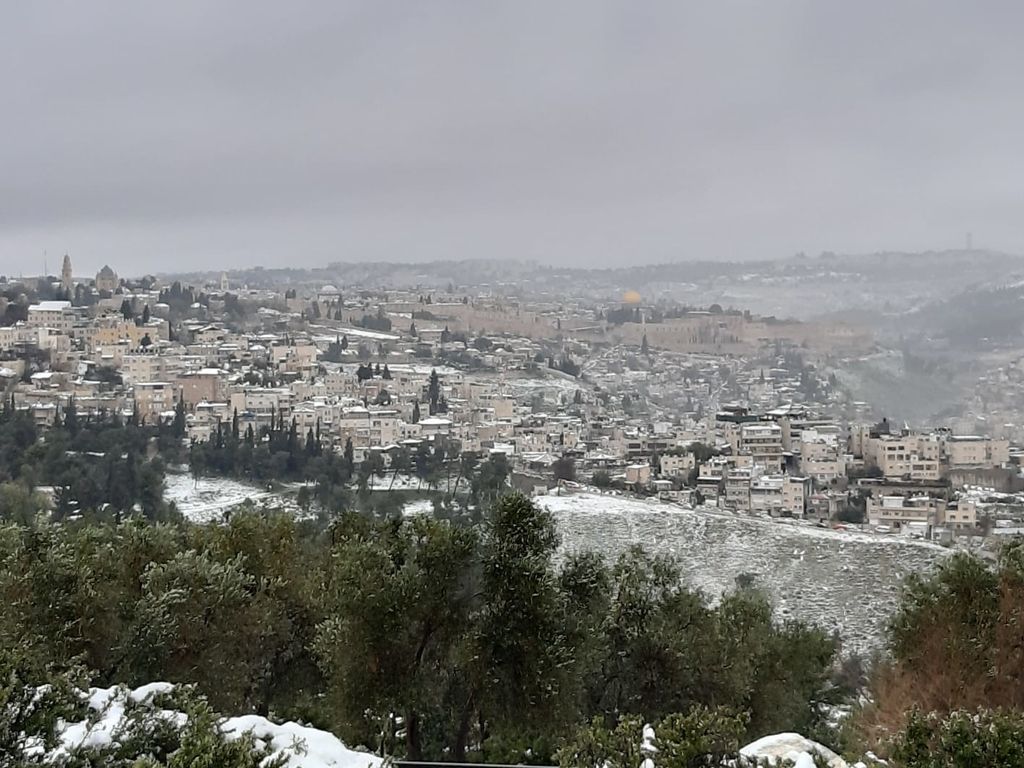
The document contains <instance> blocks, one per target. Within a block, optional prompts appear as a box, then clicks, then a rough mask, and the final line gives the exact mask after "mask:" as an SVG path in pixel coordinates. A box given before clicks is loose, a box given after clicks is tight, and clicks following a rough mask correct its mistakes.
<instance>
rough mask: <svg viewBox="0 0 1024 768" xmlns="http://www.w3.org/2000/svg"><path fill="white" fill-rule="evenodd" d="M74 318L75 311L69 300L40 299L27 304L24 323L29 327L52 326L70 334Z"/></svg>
mask: <svg viewBox="0 0 1024 768" xmlns="http://www.w3.org/2000/svg"><path fill="white" fill-rule="evenodd" d="M75 318H76V313H75V310H74V308H73V307H72V306H71V302H70V301H41V302H39V303H38V304H30V305H29V308H28V321H27V322H26V325H28V326H29V327H30V328H53V329H55V330H58V331H60V332H61V333H66V334H70V333H71V329H72V328H73V327H74V325H75Z"/></svg>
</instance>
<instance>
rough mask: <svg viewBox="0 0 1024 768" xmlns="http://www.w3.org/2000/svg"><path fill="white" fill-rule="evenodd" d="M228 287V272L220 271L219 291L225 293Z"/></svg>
mask: <svg viewBox="0 0 1024 768" xmlns="http://www.w3.org/2000/svg"><path fill="white" fill-rule="evenodd" d="M228 287H229V286H228V273H227V272H221V273H220V290H221V292H222V293H227V292H228Z"/></svg>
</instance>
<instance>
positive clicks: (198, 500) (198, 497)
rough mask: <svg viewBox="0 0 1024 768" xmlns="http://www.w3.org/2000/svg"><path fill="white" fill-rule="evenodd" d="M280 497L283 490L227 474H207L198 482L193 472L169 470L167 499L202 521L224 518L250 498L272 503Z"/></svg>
mask: <svg viewBox="0 0 1024 768" xmlns="http://www.w3.org/2000/svg"><path fill="white" fill-rule="evenodd" d="M280 498H281V494H280V492H276V491H268V490H265V489H260V488H257V487H255V486H253V485H249V484H248V483H242V482H239V481H238V480H232V479H230V478H227V477H204V478H201V479H200V480H199V482H198V483H196V481H195V480H193V479H192V476H191V475H189V474H174V473H171V472H168V473H167V479H166V482H165V484H164V499H165V500H166V501H169V502H170V501H173V502H174V503H175V504H176V505H177V507H178V511H179V512H181V514H182V515H184V516H185V517H186V518H188V519H189V520H193V521H195V522H198V523H202V522H206V521H208V520H220V519H222V518H223V516H224V512H225V511H226V510H228V509H231V508H232V507H235V506H238V505H239V504H241V503H242V502H243V501H245V500H246V499H252V500H253V501H264V502H269V501H273V500H275V499H280Z"/></svg>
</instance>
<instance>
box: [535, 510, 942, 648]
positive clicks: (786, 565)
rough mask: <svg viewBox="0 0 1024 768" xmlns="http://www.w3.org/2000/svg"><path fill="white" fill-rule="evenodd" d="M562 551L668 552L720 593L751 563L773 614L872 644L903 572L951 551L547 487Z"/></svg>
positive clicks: (852, 643) (690, 575)
mask: <svg viewBox="0 0 1024 768" xmlns="http://www.w3.org/2000/svg"><path fill="white" fill-rule="evenodd" d="M537 501H538V502H539V503H540V504H541V505H542V506H544V507H546V508H547V509H549V510H551V512H552V513H554V515H555V517H556V518H557V520H558V526H559V530H560V531H561V534H562V548H563V550H564V551H566V552H573V551H581V550H594V551H599V552H603V553H604V554H605V555H606V557H608V558H614V557H615V556H616V555H618V554H619V553H620V552H622V551H623V550H625V549H626V548H628V547H629V546H631V545H632V544H640V545H642V546H643V547H644V548H645V549H646V550H648V551H649V552H654V553H660V554H668V555H671V556H672V557H673V558H675V560H676V561H677V562H678V564H679V566H680V568H681V569H682V571H683V575H684V578H685V579H686V581H687V582H688V583H689V584H690V585H692V586H694V587H697V588H699V589H701V590H702V591H704V592H705V593H706V594H708V595H712V596H717V595H719V594H721V593H722V591H723V590H726V589H729V588H731V587H733V586H734V584H735V579H736V577H737V576H738V575H739V574H741V573H751V574H753V575H754V576H755V577H756V581H755V584H756V585H757V586H760V587H761V588H763V589H765V590H766V591H767V592H768V593H769V594H770V595H771V598H772V600H773V602H774V604H775V609H776V614H777V615H778V616H781V617H792V618H797V619H801V620H803V621H807V622H812V623H815V624H817V625H819V626H822V627H825V628H828V629H833V628H834V629H836V630H838V631H839V634H840V636H841V637H842V638H843V642H844V644H845V649H846V650H847V651H849V650H857V651H870V650H872V649H875V648H878V647H879V646H880V644H881V642H882V630H883V629H884V624H885V621H886V620H887V619H888V617H889V616H890V614H891V613H892V611H893V609H894V608H895V606H896V600H897V598H898V596H899V588H900V583H901V581H902V579H903V578H904V577H905V576H906V575H907V574H909V573H911V572H913V571H920V570H924V569H927V568H928V567H929V566H931V565H932V564H933V563H935V562H936V561H938V560H939V559H941V558H942V557H944V556H945V555H946V553H947V551H946V550H945V549H943V548H941V547H938V546H936V545H933V544H928V543H925V542H920V541H912V540H908V539H903V538H895V537H883V536H877V535H873V534H866V533H849V532H835V531H831V530H826V529H822V528H815V527H813V526H804V525H797V524H792V523H785V522H772V521H770V520H766V519H759V518H749V517H739V516H734V515H730V514H727V513H719V512H713V511H704V510H702V511H692V510H685V509H682V508H680V507H677V506H674V505H669V504H663V503H660V502H651V501H643V500H638V499H628V498H622V497H616V496H603V495H600V494H581V495H577V496H550V497H548V496H545V497H541V498H539V499H537Z"/></svg>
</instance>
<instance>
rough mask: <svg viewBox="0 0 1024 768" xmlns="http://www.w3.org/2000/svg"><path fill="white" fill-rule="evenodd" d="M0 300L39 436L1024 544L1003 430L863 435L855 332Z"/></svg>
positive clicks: (78, 283) (865, 419)
mask: <svg viewBox="0 0 1024 768" xmlns="http://www.w3.org/2000/svg"><path fill="white" fill-rule="evenodd" d="M0 288H2V293H3V298H2V300H0V312H2V316H3V318H4V323H5V324H4V326H3V327H0V377H2V379H0V386H2V387H3V389H4V392H5V395H4V396H5V403H9V404H10V405H11V406H12V407H13V408H15V409H18V410H21V411H25V412H28V413H30V414H31V416H32V419H33V420H34V422H35V423H36V425H37V426H39V427H46V426H47V425H49V424H53V423H60V421H61V419H62V418H64V416H65V414H66V413H67V411H68V409H69V408H73V409H74V411H75V413H76V414H77V415H78V416H79V417H86V418H87V417H88V415H89V414H97V415H98V414H119V415H120V417H121V418H123V419H134V420H136V421H137V422H138V423H142V424H157V423H161V422H168V423H169V422H170V421H171V420H173V419H175V417H176V416H177V415H182V416H183V417H184V425H185V426H184V430H185V433H184V437H183V439H184V440H185V441H187V443H188V444H189V445H193V446H195V445H202V444H205V443H212V441H216V440H218V439H220V438H219V436H220V435H222V433H223V431H224V430H227V429H231V430H233V431H234V433H235V435H236V437H237V436H241V435H245V436H247V439H250V440H252V441H253V442H258V441H267V440H269V439H270V438H269V433H270V432H272V431H273V430H274V429H275V428H277V429H282V428H283V427H285V426H287V427H288V428H289V429H292V430H293V431H294V432H295V433H296V434H297V435H298V436H299V438H300V439H315V441H316V445H317V446H318V450H320V447H321V446H322V449H323V450H326V451H329V452H335V453H342V452H345V451H348V452H350V453H351V455H352V459H353V461H354V462H355V463H357V464H364V463H366V464H367V467H370V468H372V473H370V474H371V475H372V474H376V475H377V476H381V477H383V476H386V475H387V474H388V473H389V472H390V473H393V474H395V475H398V474H399V473H400V472H403V471H407V470H408V468H409V467H410V466H411V463H412V462H411V459H410V457H415V456H416V455H417V454H418V453H423V452H424V451H435V452H436V450H437V446H438V445H440V444H442V443H443V444H444V445H445V446H446V449H445V454H446V455H447V457H448V458H447V461H448V463H449V464H450V463H451V462H453V461H455V457H457V456H475V457H477V459H478V460H482V461H486V460H490V459H491V458H493V457H500V459H501V461H503V462H504V463H505V465H506V466H507V467H508V469H509V471H510V474H509V482H511V483H512V484H513V485H515V486H516V487H519V488H521V489H522V490H524V491H527V492H529V493H539V494H545V493H570V492H572V491H573V489H577V488H580V487H582V486H591V487H596V488H599V489H602V490H605V491H607V492H618V493H628V494H637V495H641V496H649V497H655V498H657V499H661V500H663V501H665V502H669V503H674V504H678V505H682V506H684V507H693V506H696V505H704V506H705V507H713V508H718V509H721V510H723V511H730V512H733V513H736V514H748V515H755V516H766V517H786V518H797V519H804V520H810V521H814V522H816V523H817V524H818V525H822V526H837V527H845V526H858V527H863V528H865V529H867V530H872V531H875V532H877V533H880V534H890V535H896V534H899V535H909V536H915V537H921V538H929V539H935V540H939V541H947V542H948V541H951V540H953V539H956V538H964V537H970V538H971V539H976V538H980V537H999V536H1000V535H1007V534H1010V533H1013V532H1016V531H1018V530H1020V528H1021V525H1022V524H1024V517H1022V516H1024V504H1022V499H1024V495H1018V494H1021V492H1022V491H1024V480H1022V479H1021V474H1020V470H1019V465H1018V456H1019V453H1018V451H1017V450H1016V449H1015V445H1016V441H1018V440H1020V439H1021V437H1022V434H1021V431H1020V428H1019V427H1017V426H1014V425H1013V424H1010V423H1007V424H1004V425H1003V426H1002V427H1001V428H999V429H991V430H990V431H989V432H988V433H987V434H974V433H973V432H974V428H975V427H976V426H978V422H977V421H974V422H970V421H969V420H966V419H963V418H960V419H957V420H952V421H951V422H950V423H947V424H939V425H932V426H928V427H922V428H917V429H914V428H911V427H910V426H908V425H906V424H902V423H901V424H897V423H895V422H892V421H889V420H887V419H885V418H878V417H877V414H876V413H875V412H874V410H873V409H872V407H871V406H870V404H868V403H865V402H861V401H857V400H855V399H854V398H853V397H852V395H851V394H850V393H849V392H848V391H845V390H844V388H843V387H842V385H841V384H840V382H839V379H837V377H836V375H835V373H834V369H835V361H836V358H837V356H838V355H842V354H846V353H851V354H852V353H855V352H856V350H858V349H864V348H867V347H868V346H870V344H871V343H872V342H871V339H870V335H869V334H867V333H866V332H865V331H863V330H862V329H857V328H853V327H847V326H829V325H827V324H824V325H814V324H807V323H800V322H797V321H778V320H775V319H765V318H760V317H757V316H754V315H751V314H750V313H749V312H745V311H742V310H731V309H723V308H721V307H719V306H711V307H708V308H686V307H681V306H680V307H676V306H667V305H665V304H664V303H659V304H658V305H651V304H647V303H645V302H644V300H643V298H642V297H641V296H639V295H638V294H636V293H635V292H625V293H624V295H623V296H622V297H621V298H620V299H618V300H616V299H615V298H609V299H606V300H604V301H596V300H593V299H586V298H582V297H576V298H574V297H571V296H567V297H564V298H563V299H561V300H559V301H557V302H554V301H550V300H546V299H541V300H533V299H530V298H529V297H516V296H509V295H500V296H499V295H496V293H495V292H494V290H493V286H487V285H484V286H479V285H478V286H468V285H467V286H458V287H457V286H455V285H449V286H448V288H447V289H446V290H443V291H436V290H426V291H422V292H416V291H411V290H407V289H406V290H399V289H394V290H387V289H372V290H371V289H366V288H362V287H360V286H352V287H349V288H345V287H338V286H335V285H332V284H327V285H315V284H310V285H293V286H285V285H282V286H280V287H279V288H278V289H273V288H271V287H267V286H261V287H259V288H247V287H246V285H244V284H238V283H232V281H231V280H230V279H229V277H228V275H227V274H226V273H225V274H221V275H220V276H219V278H218V279H213V280H208V281H207V282H205V283H201V284H197V285H193V284H183V283H181V282H180V281H177V280H167V279H159V278H155V277H152V276H147V277H144V278H141V279H137V280H126V279H121V278H118V276H117V274H116V273H115V272H114V270H113V269H111V268H110V267H109V266H104V267H103V269H102V270H100V271H99V272H98V273H97V274H96V275H95V277H94V278H78V277H75V276H74V274H73V270H72V263H71V260H70V258H65V260H64V263H63V268H62V272H61V275H60V276H59V277H54V278H39V279H31V280H15V279H12V278H7V279H5V280H4V282H3V283H2V284H0ZM1010 380H1012V381H1016V380H1017V379H1016V377H1014V378H1012V379H1010ZM987 383H988V386H990V387H991V386H992V384H993V382H992V381H991V380H989V381H988V382H987ZM965 421H966V422H968V423H964V422H965ZM200 471H201V470H200ZM447 474H448V483H449V485H450V483H451V474H452V472H451V471H449V472H448V473H447ZM393 482H394V479H392V481H391V483H392V484H393ZM458 482H459V481H458V479H457V480H456V485H457V484H458ZM382 484H383V483H378V485H382ZM455 491H456V492H457V491H458V487H456V489H455Z"/></svg>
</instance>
